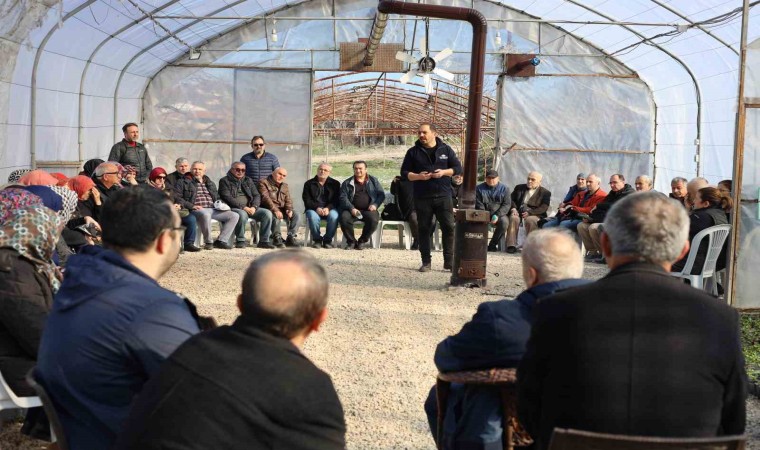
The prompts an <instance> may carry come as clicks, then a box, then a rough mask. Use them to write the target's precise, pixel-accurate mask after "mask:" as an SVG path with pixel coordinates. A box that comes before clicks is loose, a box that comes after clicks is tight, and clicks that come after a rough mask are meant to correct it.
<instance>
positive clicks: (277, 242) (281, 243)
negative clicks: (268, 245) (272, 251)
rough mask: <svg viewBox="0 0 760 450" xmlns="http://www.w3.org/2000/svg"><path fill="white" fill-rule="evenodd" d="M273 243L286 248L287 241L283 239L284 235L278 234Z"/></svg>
mask: <svg viewBox="0 0 760 450" xmlns="http://www.w3.org/2000/svg"><path fill="white" fill-rule="evenodd" d="M272 244H274V246H275V247H277V248H285V241H283V240H282V236H280V235H277V236H275V237H274V238H272Z"/></svg>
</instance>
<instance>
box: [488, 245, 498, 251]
mask: <svg viewBox="0 0 760 450" xmlns="http://www.w3.org/2000/svg"><path fill="white" fill-rule="evenodd" d="M488 251H489V252H498V251H499V248H498V247H497V246H495V245H489V246H488Z"/></svg>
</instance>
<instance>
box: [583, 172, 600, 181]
mask: <svg viewBox="0 0 760 450" xmlns="http://www.w3.org/2000/svg"><path fill="white" fill-rule="evenodd" d="M591 179H595V180H597V181H602V179H601V178H599V175H597V174H595V173H590V174H588V176H587V177H586V181H588V180H591Z"/></svg>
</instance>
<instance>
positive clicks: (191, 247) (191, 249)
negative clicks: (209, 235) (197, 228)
mask: <svg viewBox="0 0 760 450" xmlns="http://www.w3.org/2000/svg"><path fill="white" fill-rule="evenodd" d="M185 251H186V252H199V251H201V248H200V247H198V246H197V245H195V244H193V243H192V242H190V243H186V244H185Z"/></svg>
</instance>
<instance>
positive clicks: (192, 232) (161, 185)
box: [148, 167, 200, 252]
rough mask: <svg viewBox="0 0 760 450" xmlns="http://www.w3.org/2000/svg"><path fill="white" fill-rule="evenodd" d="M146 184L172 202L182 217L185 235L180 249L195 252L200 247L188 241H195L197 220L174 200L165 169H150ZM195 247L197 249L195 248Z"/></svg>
mask: <svg viewBox="0 0 760 450" xmlns="http://www.w3.org/2000/svg"><path fill="white" fill-rule="evenodd" d="M148 184H149V185H151V186H153V187H154V188H156V189H160V190H162V191H163V192H164V193H165V194H166V195H167V196H168V197H169V199H170V200H171V201H172V203H174V208H176V209H177V212H178V213H179V217H180V218H181V219H182V226H184V227H185V237H184V239H183V242H184V243H185V244H184V248H183V249H182V251H185V250H187V251H189V252H195V251H198V250H200V247H196V246H195V244H192V245H190V244H188V243H189V242H195V237H196V233H197V232H198V228H197V226H196V224H197V221H196V218H195V216H194V215H192V214H190V211H188V210H187V209H185V208H183V207H182V205H180V204H179V203H177V202H176V201H175V197H174V189H172V188H170V187H169V186H167V184H166V169H164V168H163V167H156V168H154V169H153V170H151V171H150V174H149V175H148ZM196 249H197V250H196Z"/></svg>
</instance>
